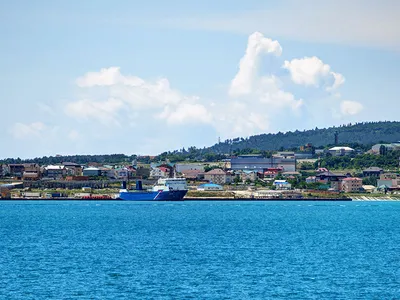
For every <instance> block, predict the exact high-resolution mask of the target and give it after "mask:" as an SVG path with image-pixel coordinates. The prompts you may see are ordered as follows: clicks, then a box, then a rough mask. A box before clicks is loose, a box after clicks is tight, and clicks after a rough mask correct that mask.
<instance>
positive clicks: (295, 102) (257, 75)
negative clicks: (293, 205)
mask: <svg viewBox="0 0 400 300" xmlns="http://www.w3.org/2000/svg"><path fill="white" fill-rule="evenodd" d="M265 55H267V56H270V57H271V58H272V59H274V60H277V61H278V62H279V61H280V58H279V56H281V55H282V47H281V45H280V44H279V42H278V41H275V40H272V39H270V38H267V37H265V36H264V35H263V34H261V33H259V32H255V33H253V34H251V35H250V36H249V38H248V41H247V45H246V48H245V51H244V55H243V57H242V58H241V59H240V63H239V69H238V71H237V73H236V74H233V76H232V77H233V79H232V81H231V82H230V85H229V87H228V89H227V91H226V94H225V95H222V97H219V98H218V99H202V98H200V97H198V96H196V95H186V94H184V93H183V92H182V91H179V90H177V89H175V88H173V87H172V86H171V84H170V82H169V80H168V79H166V78H158V79H155V80H146V79H143V78H140V77H137V76H132V75H127V74H124V73H122V72H121V69H120V68H119V67H109V68H103V69H101V70H99V71H98V72H88V73H86V74H84V75H83V76H81V77H79V78H78V79H77V80H76V84H77V86H78V87H79V88H80V89H81V90H82V91H83V93H84V95H85V96H84V97H82V98H80V97H78V99H76V100H75V101H72V102H69V103H67V104H66V105H65V107H64V111H65V114H66V115H67V116H68V117H73V118H76V119H79V120H83V122H85V121H86V122H88V124H89V123H90V121H96V122H97V124H98V123H100V124H103V125H107V126H104V127H103V128H102V130H106V129H105V128H108V132H109V133H110V135H115V134H116V133H115V131H113V130H112V129H113V127H112V126H120V129H121V130H118V131H117V132H118V133H117V134H120V135H121V136H125V135H126V132H127V131H124V130H129V128H131V130H132V128H134V130H135V131H137V130H138V131H140V132H142V131H143V130H145V131H146V134H147V135H150V136H152V139H151V140H152V141H155V142H157V141H158V140H159V138H158V137H160V138H161V136H163V135H164V134H165V130H164V129H169V128H173V130H174V132H177V130H181V129H182V132H183V131H184V130H185V129H187V128H189V126H190V128H191V129H194V128H201V130H202V129H205V128H208V129H211V130H213V131H214V132H215V135H219V136H221V137H224V138H232V137H237V136H249V135H254V134H260V133H265V132H267V131H270V130H272V129H274V126H275V129H276V128H278V129H279V130H281V129H280V126H282V124H284V125H287V124H293V125H292V126H297V125H298V123H295V122H296V121H294V119H295V118H300V116H302V114H303V113H304V112H305V113H307V115H308V116H312V113H310V111H311V110H312V109H314V107H316V106H315V105H313V103H309V102H310V101H311V100H310V99H305V98H304V99H305V100H303V97H299V95H295V94H294V93H293V91H291V90H289V88H290V87H291V86H292V87H293V85H289V87H287V86H285V84H286V83H287V78H286V77H285V76H284V77H280V76H279V74H274V72H273V70H266V72H265V74H262V72H261V71H260V70H262V69H264V70H265V69H266V68H265V67H264V68H261V66H262V65H261V64H262V62H263V60H262V57H263V56H265ZM283 68H285V69H287V70H288V71H289V73H290V76H291V79H292V80H293V82H295V83H296V84H301V85H306V86H314V87H315V88H316V89H319V90H320V91H322V92H323V93H325V96H326V97H331V100H332V101H327V102H326V103H327V104H326V105H327V106H328V105H332V106H335V105H336V107H338V108H339V106H340V110H341V112H342V115H343V116H345V115H347V116H349V115H355V114H357V113H359V112H360V111H361V109H362V105H361V104H360V103H358V102H352V101H343V102H342V103H340V96H339V95H338V93H336V94H335V95H336V96H337V98H335V99H334V97H333V96H332V95H333V93H331V92H333V91H335V90H336V89H337V88H338V87H340V86H341V85H342V84H343V83H344V81H345V79H344V76H343V75H342V74H340V73H337V72H334V71H332V69H331V67H330V66H329V65H328V64H326V63H324V62H322V61H321V60H320V59H319V58H317V57H315V56H313V57H304V58H301V59H293V60H291V61H285V62H284V65H283ZM325 96H324V97H325ZM313 100H315V99H313ZM307 104H308V105H307ZM323 105H324V104H323V102H322V101H320V102H319V105H318V107H319V108H321V107H323ZM326 108H328V107H326ZM334 109H335V108H332V107H329V109H326V110H323V111H322V112H321V111H320V110H321V109H320V110H319V111H318V112H316V113H317V114H319V115H321V114H324V115H328V114H329V113H330V111H331V110H334ZM336 110H337V109H336ZM299 120H300V119H299ZM196 126H197V127H196ZM160 129H162V130H160ZM102 130H98V129H97V128H96V132H95V133H94V134H93V135H92V136H91V137H92V138H95V137H96V136H98V135H102V136H104V131H102ZM82 134H84V133H83V132H79V133H78V132H77V131H75V130H69V131H68V132H67V136H68V138H69V139H70V140H78V139H80V137H81V136H82ZM96 134H97V135H96ZM168 141H170V140H168ZM164 143H165V141H164ZM148 148H149V147H148V146H147V148H146V149H148ZM160 150H165V149H160Z"/></svg>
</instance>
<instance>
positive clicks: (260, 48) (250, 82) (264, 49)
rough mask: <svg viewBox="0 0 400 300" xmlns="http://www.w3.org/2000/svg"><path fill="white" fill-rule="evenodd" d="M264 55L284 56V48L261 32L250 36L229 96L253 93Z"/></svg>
mask: <svg viewBox="0 0 400 300" xmlns="http://www.w3.org/2000/svg"><path fill="white" fill-rule="evenodd" d="M263 53H270V54H273V55H276V56H280V55H281V54H282V47H281V45H280V44H279V42H278V41H273V40H271V39H269V38H266V37H264V36H263V35H262V34H261V33H260V32H255V33H253V34H251V35H250V36H249V39H248V42H247V48H246V53H245V55H244V56H243V57H242V59H241V60H240V64H239V71H238V73H237V74H236V76H235V78H233V80H232V83H231V87H230V89H229V94H230V95H231V96H240V95H246V94H249V93H251V92H252V90H253V88H254V84H255V82H254V81H255V80H257V78H256V77H257V71H258V68H259V63H260V57H261V54H263Z"/></svg>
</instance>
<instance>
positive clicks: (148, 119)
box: [0, 0, 400, 158]
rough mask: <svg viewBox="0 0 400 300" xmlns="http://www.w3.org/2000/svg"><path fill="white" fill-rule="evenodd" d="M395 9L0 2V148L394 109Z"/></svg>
mask: <svg viewBox="0 0 400 300" xmlns="http://www.w3.org/2000/svg"><path fill="white" fill-rule="evenodd" d="M197 2H198V3H197ZM399 15H400V1H396V0H380V1H378V0H352V1H345V0H325V1H313V0H302V1H298V0H279V1H278V0H269V1H268V0H247V1H236V0H229V1H228V0H219V1H211V0H203V1H184V0H170V1H161V0H147V1H137V0H113V1H111V0H96V1H94V0H92V1H90V0H87V1H80V0H79V1H78V0H70V1H50V0H48V1H45V0H36V1H27V0H25V1H22V0H14V1H3V2H2V3H1V4H0V34H1V37H2V43H1V44H2V47H1V48H2V50H1V52H0V99H1V118H0V135H1V138H2V139H1V140H2V142H1V145H2V147H0V158H6V157H20V158H33V157H41V156H50V155H53V156H54V155H57V154H59V155H74V154H112V153H125V154H128V155H130V154H139V155H156V154H159V153H161V152H164V151H171V150H175V149H180V148H182V147H185V148H187V147H189V146H196V147H199V148H202V147H207V146H211V145H213V144H215V143H216V142H217V141H218V139H219V138H220V139H221V140H222V141H224V140H225V139H229V138H235V137H247V136H251V135H255V134H261V133H269V132H271V133H275V132H279V131H281V132H285V131H289V130H296V129H298V130H303V129H312V128H315V127H318V128H323V127H330V126H334V125H335V126H336V125H340V124H348V123H354V122H363V121H384V120H393V121H395V120H399V117H398V116H399V113H400V109H399V107H400V105H399V104H398V103H399V100H400V99H399V97H398V94H399V93H398V87H399V83H400V75H399V69H400V24H399V22H400V21H399V20H398V16H399Z"/></svg>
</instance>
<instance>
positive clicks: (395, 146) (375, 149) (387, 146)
mask: <svg viewBox="0 0 400 300" xmlns="http://www.w3.org/2000/svg"><path fill="white" fill-rule="evenodd" d="M382 146H383V147H385V150H386V151H393V150H399V149H400V144H399V143H392V144H376V145H373V146H372V148H371V152H372V153H375V154H379V153H380V152H381V147H382Z"/></svg>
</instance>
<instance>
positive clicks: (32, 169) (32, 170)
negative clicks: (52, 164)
mask: <svg viewBox="0 0 400 300" xmlns="http://www.w3.org/2000/svg"><path fill="white" fill-rule="evenodd" d="M24 166H25V168H24V173H23V176H22V179H23V180H27V181H29V180H39V179H40V177H41V172H40V166H39V165H38V164H25V165H24Z"/></svg>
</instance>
